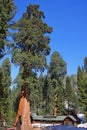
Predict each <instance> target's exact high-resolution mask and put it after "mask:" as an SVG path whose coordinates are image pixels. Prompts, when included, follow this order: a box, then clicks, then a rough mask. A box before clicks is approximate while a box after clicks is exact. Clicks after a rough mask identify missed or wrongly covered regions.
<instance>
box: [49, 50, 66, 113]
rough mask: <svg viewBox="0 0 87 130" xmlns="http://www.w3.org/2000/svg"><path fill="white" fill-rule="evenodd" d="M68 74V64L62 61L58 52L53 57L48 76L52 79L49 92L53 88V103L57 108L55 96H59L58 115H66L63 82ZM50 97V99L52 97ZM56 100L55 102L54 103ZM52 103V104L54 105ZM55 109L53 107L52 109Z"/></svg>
mask: <svg viewBox="0 0 87 130" xmlns="http://www.w3.org/2000/svg"><path fill="white" fill-rule="evenodd" d="M65 74H66V63H65V61H64V60H63V59H62V57H61V55H60V54H59V53H58V52H54V53H53V54H52V55H51V62H50V65H49V68H48V76H49V77H50V80H49V82H50V83H49V84H51V85H49V90H50V87H51V91H52V93H51V94H52V95H51V96H52V98H51V100H52V102H53V103H54V105H53V106H54V107H55V95H58V96H57V97H58V99H57V103H56V106H57V108H58V114H63V113H64V88H63V86H64V85H63V80H64V76H65ZM49 94H50V91H49ZM51 96H50V97H51ZM53 100H54V101H53ZM52 102H51V103H52ZM52 109H53V107H52Z"/></svg>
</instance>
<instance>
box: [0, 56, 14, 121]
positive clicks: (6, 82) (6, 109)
mask: <svg viewBox="0 0 87 130" xmlns="http://www.w3.org/2000/svg"><path fill="white" fill-rule="evenodd" d="M10 74H11V65H10V61H9V59H8V58H7V59H5V60H4V62H3V64H2V66H1V85H0V90H1V91H0V92H1V94H0V118H1V119H5V120H6V122H7V123H9V121H11V116H12V109H11V90H10V86H11V75H10Z"/></svg>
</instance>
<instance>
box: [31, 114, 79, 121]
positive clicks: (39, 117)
mask: <svg viewBox="0 0 87 130" xmlns="http://www.w3.org/2000/svg"><path fill="white" fill-rule="evenodd" d="M32 118H33V120H37V121H38V120H39V121H64V120H65V119H66V118H70V119H71V120H73V121H77V120H76V119H75V118H74V117H73V116H72V115H68V116H67V115H64V116H56V117H54V116H37V115H33V116H32Z"/></svg>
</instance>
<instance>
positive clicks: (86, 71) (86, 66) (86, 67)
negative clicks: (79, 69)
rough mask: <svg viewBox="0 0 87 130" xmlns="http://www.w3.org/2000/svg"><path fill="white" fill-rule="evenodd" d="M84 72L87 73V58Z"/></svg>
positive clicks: (86, 58)
mask: <svg viewBox="0 0 87 130" xmlns="http://www.w3.org/2000/svg"><path fill="white" fill-rule="evenodd" d="M84 72H85V73H87V57H85V59H84Z"/></svg>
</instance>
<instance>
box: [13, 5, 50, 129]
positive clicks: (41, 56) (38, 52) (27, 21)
mask: <svg viewBox="0 0 87 130" xmlns="http://www.w3.org/2000/svg"><path fill="white" fill-rule="evenodd" d="M44 18H45V17H44V12H42V11H40V10H39V5H29V6H28V7H27V10H26V13H24V14H23V16H22V18H21V19H20V20H19V21H18V22H17V23H16V24H15V27H18V31H17V32H16V33H15V35H14V40H15V42H16V44H15V45H14V47H15V48H14V52H13V63H16V64H18V65H20V67H21V70H22V71H21V72H22V73H21V75H22V86H21V87H22V90H23V91H24V95H25V97H26V98H27V96H28V97H29V95H30V89H31V87H32V86H31V84H30V83H31V82H32V74H33V73H36V72H37V71H38V70H41V71H44V69H45V66H46V56H47V55H48V54H49V53H50V46H49V42H50V38H49V36H48V35H47V34H50V33H51V32H52V28H51V27H49V26H48V25H47V24H46V23H44V22H43V19H44ZM29 99H30V98H28V101H29V102H30V100H29ZM22 116H23V115H22ZM27 122H28V124H27V126H28V125H29V122H30V121H27ZM27 126H26V127H27ZM25 129H26V130H27V128H25Z"/></svg>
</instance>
